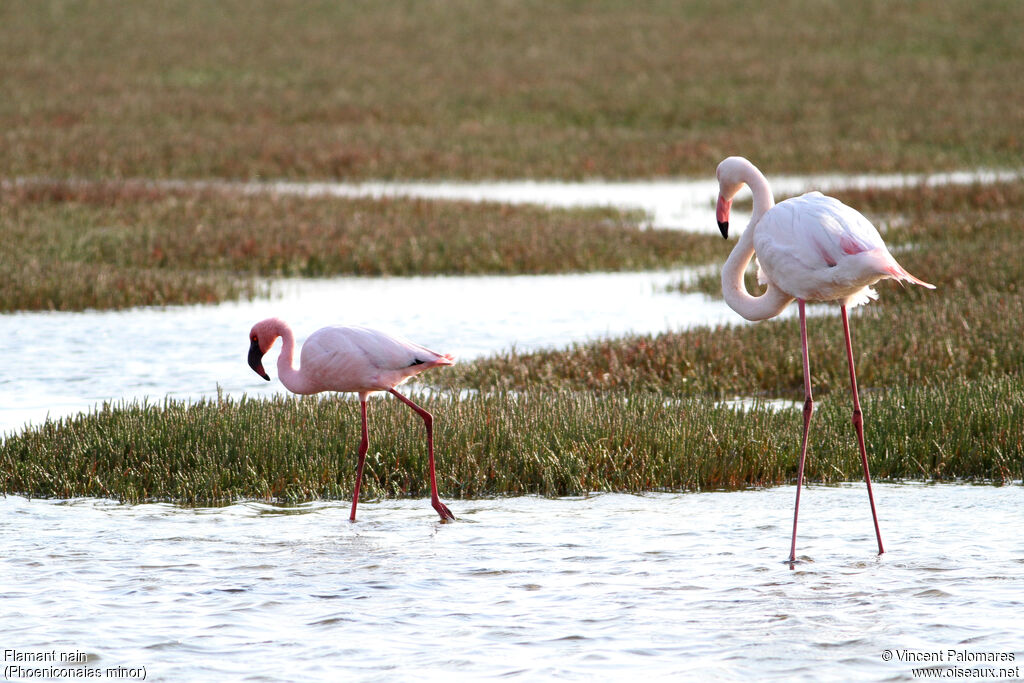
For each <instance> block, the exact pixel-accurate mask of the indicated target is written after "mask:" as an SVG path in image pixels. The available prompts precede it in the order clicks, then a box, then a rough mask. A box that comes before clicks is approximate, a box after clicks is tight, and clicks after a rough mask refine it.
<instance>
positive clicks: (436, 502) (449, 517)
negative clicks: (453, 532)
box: [430, 498, 455, 523]
mask: <svg viewBox="0 0 1024 683" xmlns="http://www.w3.org/2000/svg"><path fill="white" fill-rule="evenodd" d="M430 504H431V505H432V506H434V509H435V510H437V514H439V515H441V522H442V523H443V522H454V521H455V515H453V514H452V511H451V510H449V509H448V506H447V505H445V504H444V503H442V502H441V499H440V498H434V499H433V500H431V501H430Z"/></svg>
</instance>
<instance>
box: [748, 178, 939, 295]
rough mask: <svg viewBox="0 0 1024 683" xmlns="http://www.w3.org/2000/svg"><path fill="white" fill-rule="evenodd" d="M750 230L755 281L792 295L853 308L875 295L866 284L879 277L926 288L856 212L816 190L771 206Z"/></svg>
mask: <svg viewBox="0 0 1024 683" xmlns="http://www.w3.org/2000/svg"><path fill="white" fill-rule="evenodd" d="M753 230H754V251H755V253H756V254H757V262H758V266H759V272H758V281H759V282H761V284H767V283H768V282H773V283H774V284H775V285H776V286H777V287H778V288H779V289H780V290H782V291H783V292H785V293H787V294H789V295H790V296H791V297H793V298H794V299H803V300H804V301H838V302H841V303H844V304H845V305H846V306H858V305H860V304H864V303H867V302H868V301H869V300H870V299H875V298H877V294H876V293H875V290H873V289H872V288H871V285H873V284H874V283H875V282H877V281H878V280H880V279H882V278H895V279H899V280H906V281H908V282H913V283H915V284H921V285H925V286H928V287H930V286H931V285H928V284H926V283H924V282H922V281H920V280H918V279H917V278H916V277H914V276H913V275H911V274H910V273H908V272H907V271H906V270H905V269H904V268H903V267H902V266H900V264H899V263H897V262H896V259H895V258H893V256H892V254H890V253H889V250H888V249H887V248H886V246H885V243H884V242H883V241H882V237H881V235H879V234H878V230H876V229H875V226H873V225H872V224H871V222H870V221H868V219H867V218H865V217H864V216H863V215H862V214H861V213H860V212H859V211H857V210H856V209H853V208H851V207H849V206H847V205H846V204H843V203H842V202H841V201H839V200H838V199H835V198H834V197H826V196H825V195H823V194H821V193H820V192H808V193H807V194H805V195H802V196H800V197H794V198H792V199H787V200H785V201H783V202H780V203H778V204H776V205H775V206H773V207H772V208H771V209H769V210H768V211H766V212H765V214H764V215H763V216H762V217H761V220H759V221H758V222H757V225H755V226H753Z"/></svg>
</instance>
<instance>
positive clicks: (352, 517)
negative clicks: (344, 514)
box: [348, 395, 370, 522]
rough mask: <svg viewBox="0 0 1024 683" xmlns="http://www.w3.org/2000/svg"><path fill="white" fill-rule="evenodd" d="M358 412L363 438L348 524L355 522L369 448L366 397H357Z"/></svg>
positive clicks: (360, 442) (360, 441) (360, 443)
mask: <svg viewBox="0 0 1024 683" xmlns="http://www.w3.org/2000/svg"><path fill="white" fill-rule="evenodd" d="M359 410H360V412H361V413H362V416H363V438H362V439H360V440H359V464H358V465H356V490H355V492H354V493H353V494H352V514H351V515H349V518H348V520H349V521H350V522H354V521H356V505H358V504H359V485H360V484H361V483H362V481H363V465H365V464H366V451H367V450H368V449H369V447H370V437H369V434H368V433H367V429H366V396H365V395H361V396H360V397H359Z"/></svg>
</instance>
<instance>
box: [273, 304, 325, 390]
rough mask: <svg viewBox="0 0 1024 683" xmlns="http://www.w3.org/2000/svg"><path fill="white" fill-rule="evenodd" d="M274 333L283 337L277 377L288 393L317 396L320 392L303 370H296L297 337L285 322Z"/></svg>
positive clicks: (278, 358) (279, 323)
mask: <svg viewBox="0 0 1024 683" xmlns="http://www.w3.org/2000/svg"><path fill="white" fill-rule="evenodd" d="M274 331H275V332H276V333H277V334H279V335H280V336H281V355H279V356H278V357H277V377H278V379H280V380H281V384H283V385H284V386H285V388H286V389H288V391H291V392H293V393H296V394H315V393H316V392H317V391H319V389H318V388H316V387H315V386H314V383H313V382H310V380H309V378H308V377H306V376H305V375H304V374H302V369H301V368H300V369H298V370H296V369H295V366H294V365H293V362H294V360H295V335H294V334H293V333H292V328H290V327H289V326H288V325H287V324H286V323H285V322H284V321H279V322H278V325H277V326H276V327H275V329H274Z"/></svg>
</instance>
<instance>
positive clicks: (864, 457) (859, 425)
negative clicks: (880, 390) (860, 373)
mask: <svg viewBox="0 0 1024 683" xmlns="http://www.w3.org/2000/svg"><path fill="white" fill-rule="evenodd" d="M839 310H840V311H841V312H842V316H843V332H844V334H845V335H846V360H847V362H849V364H850V387H851V388H852V389H853V427H854V429H855V430H856V431H857V445H858V446H859V447H860V461H861V464H863V465H864V481H865V482H867V485H868V502H869V503H870V504H871V518H872V519H873V520H874V522H875V537H876V538H878V554H879V555H881V554H882V553H884V552H885V548H883V547H882V532H881V530H880V529H879V527H878V514H877V513H876V512H875V496H874V495H873V494H872V493H871V473H870V472H869V471H868V451H867V448H866V447H865V446H864V416H863V414H862V413H861V410H860V398H859V396H858V395H857V370H856V369H855V368H854V365H853V342H852V341H851V340H850V320H849V317H848V316H847V314H846V306H840V309H839Z"/></svg>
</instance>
